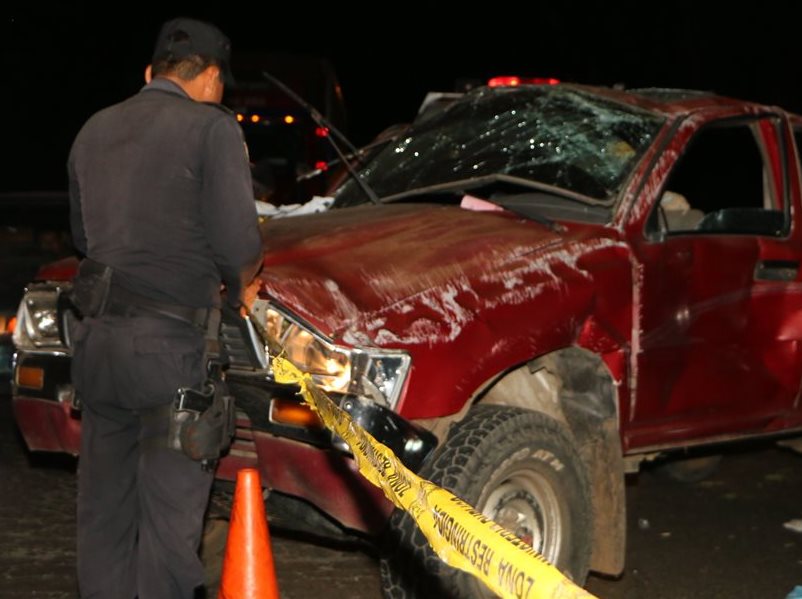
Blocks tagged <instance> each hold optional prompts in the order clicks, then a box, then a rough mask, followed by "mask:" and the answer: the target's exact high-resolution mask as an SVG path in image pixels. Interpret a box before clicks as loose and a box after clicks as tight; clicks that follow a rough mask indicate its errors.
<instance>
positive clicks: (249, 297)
mask: <svg viewBox="0 0 802 599" xmlns="http://www.w3.org/2000/svg"><path fill="white" fill-rule="evenodd" d="M261 288H262V279H260V278H259V277H256V278H255V279H254V280H253V281H251V282H250V283H249V284H248V286H247V287H246V288H245V291H243V292H242V306H241V307H240V309H239V312H240V315H241V316H242V317H243V318H244V317H245V316H247V315H248V313H250V312H252V311H253V303H254V302H255V301H256V298H257V297H259V290H260V289H261Z"/></svg>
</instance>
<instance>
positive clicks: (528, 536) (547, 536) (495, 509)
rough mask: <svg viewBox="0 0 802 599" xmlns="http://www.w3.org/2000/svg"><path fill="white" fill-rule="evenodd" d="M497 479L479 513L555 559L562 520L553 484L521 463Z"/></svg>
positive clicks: (558, 548)
mask: <svg viewBox="0 0 802 599" xmlns="http://www.w3.org/2000/svg"><path fill="white" fill-rule="evenodd" d="M498 480H499V481H500V482H499V483H498V484H497V485H495V486H493V487H492V490H491V492H490V493H489V495H488V496H487V499H486V500H485V501H484V502H483V505H482V513H483V514H484V515H485V516H487V517H489V518H491V519H492V520H493V521H495V522H496V523H497V524H499V525H501V526H503V527H504V528H506V529H507V530H509V531H510V532H512V533H513V534H515V536H517V537H518V538H520V539H521V540H523V541H524V542H526V543H527V544H529V545H531V546H532V548H533V549H535V551H537V552H538V553H540V555H542V556H543V557H544V558H546V560H548V561H549V562H550V563H552V564H554V563H556V562H557V558H558V557H559V555H560V549H561V547H562V539H563V532H564V531H563V528H564V527H565V526H566V523H565V521H564V517H563V513H562V509H561V503H560V501H559V499H558V497H557V493H556V492H555V490H554V487H553V485H552V484H551V483H550V482H549V480H548V479H547V478H546V477H545V476H543V475H542V474H540V473H539V472H537V471H536V470H534V469H533V468H532V467H531V465H530V467H527V466H526V465H524V464H518V466H517V467H516V468H515V469H513V470H511V471H508V472H507V473H505V474H503V475H502V476H501V477H499V479H498Z"/></svg>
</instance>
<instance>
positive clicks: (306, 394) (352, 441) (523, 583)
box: [272, 357, 594, 599]
mask: <svg viewBox="0 0 802 599" xmlns="http://www.w3.org/2000/svg"><path fill="white" fill-rule="evenodd" d="M272 363H273V374H274V376H275V378H276V381H277V382H279V383H284V384H296V385H298V386H300V388H301V395H302V396H303V399H304V401H305V402H306V403H308V404H309V406H310V407H311V408H312V409H314V410H315V411H316V412H317V413H318V415H319V416H320V419H321V420H322V421H323V423H324V424H325V425H326V426H327V427H328V428H329V429H331V430H333V431H334V432H335V433H336V434H337V435H339V436H340V437H341V438H342V439H343V440H344V441H345V442H346V443H348V446H349V447H350V448H351V451H352V452H353V454H354V458H355V459H356V462H357V466H358V467H359V472H360V473H361V474H362V475H363V476H364V477H365V478H367V479H368V480H369V481H370V482H371V483H373V484H374V485H376V486H377V487H380V488H381V489H382V490H383V491H384V494H385V495H386V496H387V498H388V499H389V500H390V501H392V502H393V503H394V504H395V505H396V506H397V507H398V508H400V509H403V510H405V511H406V512H408V513H409V514H410V515H411V516H412V518H414V519H415V522H416V523H417V525H418V527H419V528H420V530H421V531H422V532H423V534H424V535H425V536H426V538H427V540H428V541H429V544H430V545H431V546H432V548H433V549H434V550H435V552H436V553H437V555H438V556H439V557H440V559H441V560H443V561H444V562H446V563H447V564H449V565H451V566H454V567H455V568H459V569H461V570H464V571H466V572H469V573H471V574H473V575H474V576H476V577H477V578H479V579H480V580H481V581H482V582H483V583H484V584H485V585H487V587H488V588H489V589H490V590H492V591H493V592H494V593H497V594H498V595H499V596H500V597H502V598H504V599H508V598H509V599H512V598H514V599H546V598H548V599H594V596H593V595H591V594H590V593H588V592H587V591H585V590H584V589H582V588H581V587H579V586H577V585H575V584H574V583H573V582H571V581H570V580H569V579H568V578H566V577H565V576H564V575H563V574H562V573H561V572H560V571H559V570H558V569H557V568H555V567H554V566H552V565H551V564H549V563H548V562H547V561H546V560H545V559H544V558H543V557H542V556H541V555H540V554H539V553H537V552H536V551H535V550H534V549H533V548H532V547H530V546H529V545H527V544H526V543H524V542H523V541H522V540H521V539H519V538H518V537H516V536H515V535H514V534H512V533H511V532H509V531H508V530H507V529H505V528H504V527H502V526H499V525H498V524H496V523H495V522H493V521H492V520H490V519H489V518H487V517H485V516H484V515H482V514H480V513H479V512H477V511H476V510H475V509H473V508H472V507H471V506H470V505H468V504H467V503H465V502H464V501H462V500H461V499H459V498H458V497H455V496H454V495H453V494H451V493H449V492H448V491H446V490H445V489H441V488H440V487H438V486H437V485H435V484H433V483H431V482H429V481H427V480H424V479H422V478H420V477H418V476H417V475H415V474H414V473H413V472H410V471H409V470H408V469H407V468H406V467H405V466H404V465H403V464H402V463H401V461H400V460H399V459H398V458H397V457H396V456H395V454H394V453H393V452H392V451H390V449H388V448H387V447H386V446H385V445H383V444H381V443H379V442H378V441H377V440H376V439H374V438H373V436H371V435H370V434H369V433H368V432H366V431H365V430H364V429H363V428H362V427H361V426H359V425H358V424H356V423H354V422H353V421H352V420H351V416H350V414H348V413H347V412H345V411H344V410H342V409H341V408H340V407H339V406H338V405H337V404H335V403H334V402H333V401H332V400H331V399H329V397H328V396H327V395H326V394H325V393H324V392H323V391H321V390H320V389H319V388H318V387H317V385H316V384H315V383H314V381H313V380H312V378H311V376H310V375H309V374H308V373H304V372H301V371H300V370H299V369H298V368H297V367H295V365H293V364H292V363H291V362H289V361H288V360H286V359H284V358H282V357H274V358H273V361H272Z"/></svg>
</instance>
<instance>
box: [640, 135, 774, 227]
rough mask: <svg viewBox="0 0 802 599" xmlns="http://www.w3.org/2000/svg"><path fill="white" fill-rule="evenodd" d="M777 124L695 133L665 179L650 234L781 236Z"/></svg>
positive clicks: (650, 222)
mask: <svg viewBox="0 0 802 599" xmlns="http://www.w3.org/2000/svg"><path fill="white" fill-rule="evenodd" d="M778 131H779V121H778V120H777V119H761V120H752V121H741V120H739V121H726V122H724V123H717V124H715V125H708V126H706V127H703V128H702V129H700V130H699V131H698V132H697V133H696V135H695V136H694V137H693V138H692V139H691V140H690V142H689V143H688V145H687V146H686V149H685V151H684V152H683V154H682V156H681V157H680V158H679V160H678V162H677V164H676V165H675V166H674V169H673V170H672V172H671V173H670V174H669V176H668V179H667V181H666V185H665V187H664V188H663V192H662V195H661V197H660V201H659V202H658V204H657V206H656V207H655V209H654V211H653V213H652V214H651V215H650V218H649V223H648V226H647V229H648V231H649V232H651V233H661V234H663V235H676V234H691V233H692V234H708V235H709V234H733V235H763V236H772V237H777V236H782V235H784V234H786V233H787V230H788V223H789V219H788V215H787V214H786V210H784V209H783V206H784V203H785V202H784V198H783V197H782V194H783V191H782V190H783V187H784V186H783V183H782V180H781V179H782V165H781V164H780V162H779V160H780V158H779V157H780V156H782V152H781V151H780V150H781V148H780V147H779V146H778V144H779V143H780V142H779V135H778Z"/></svg>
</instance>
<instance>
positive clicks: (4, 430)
mask: <svg viewBox="0 0 802 599" xmlns="http://www.w3.org/2000/svg"><path fill="white" fill-rule="evenodd" d="M9 404H10V401H9V398H8V396H7V395H0V598H2V599H17V598H47V599H62V598H71V597H75V596H77V592H76V585H75V574H74V561H75V549H74V544H75V517H74V509H75V508H74V495H75V466H76V462H75V460H74V459H71V458H68V457H65V456H47V455H36V454H30V453H28V452H27V451H26V450H25V449H24V446H23V443H22V441H21V440H20V438H19V435H18V434H17V432H16V429H15V428H14V424H13V421H12V416H11V410H10V407H9ZM627 501H628V514H629V523H628V524H629V532H628V548H627V566H626V571H625V573H624V575H623V576H622V577H621V578H619V579H616V580H608V579H604V578H601V577H596V576H591V577H590V579H589V580H588V584H587V586H586V588H587V589H588V590H589V591H590V592H592V593H594V594H595V595H597V596H598V597H601V598H604V599H624V598H626V599H630V598H634V599H639V598H644V599H646V598H648V599H661V598H665V599H691V598H693V599H717V598H727V599H784V598H785V597H786V596H787V595H788V593H789V592H790V591H791V590H792V589H793V588H794V586H796V585H802V532H794V531H793V530H790V529H789V528H786V527H785V526H784V525H785V524H786V523H790V522H793V521H794V520H797V519H802V456H799V455H797V454H794V453H792V452H790V451H787V450H781V449H776V448H774V447H773V446H771V445H755V446H752V447H749V448H748V449H744V450H739V451H734V452H729V453H728V454H727V455H726V456H725V458H724V460H723V462H722V464H721V466H720V468H719V469H718V471H717V472H716V473H715V474H713V475H712V476H711V477H710V478H708V479H706V480H705V481H702V482H699V483H694V484H681V483H677V482H675V481H672V480H670V479H668V478H666V477H665V476H661V475H660V474H658V473H657V472H652V471H646V472H643V473H641V474H640V475H638V476H636V477H633V478H632V479H631V480H630V481H629V483H628V489H627ZM270 532H271V535H272V539H273V554H274V558H275V561H276V568H277V577H278V586H279V589H280V591H281V596H282V598H283V599H306V598H309V597H342V598H348V599H375V598H378V597H380V592H379V579H378V566H377V563H376V559H375V556H374V555H373V554H372V551H371V550H370V548H366V547H360V546H358V545H349V546H337V545H333V544H328V545H321V544H320V543H311V542H309V541H308V540H301V539H298V538H295V537H292V536H291V535H289V534H286V533H283V532H282V531H281V530H276V529H273V528H271V531H270ZM220 534H221V537H222V536H223V535H224V534H225V530H224V529H221V531H220ZM212 596H214V595H212Z"/></svg>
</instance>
